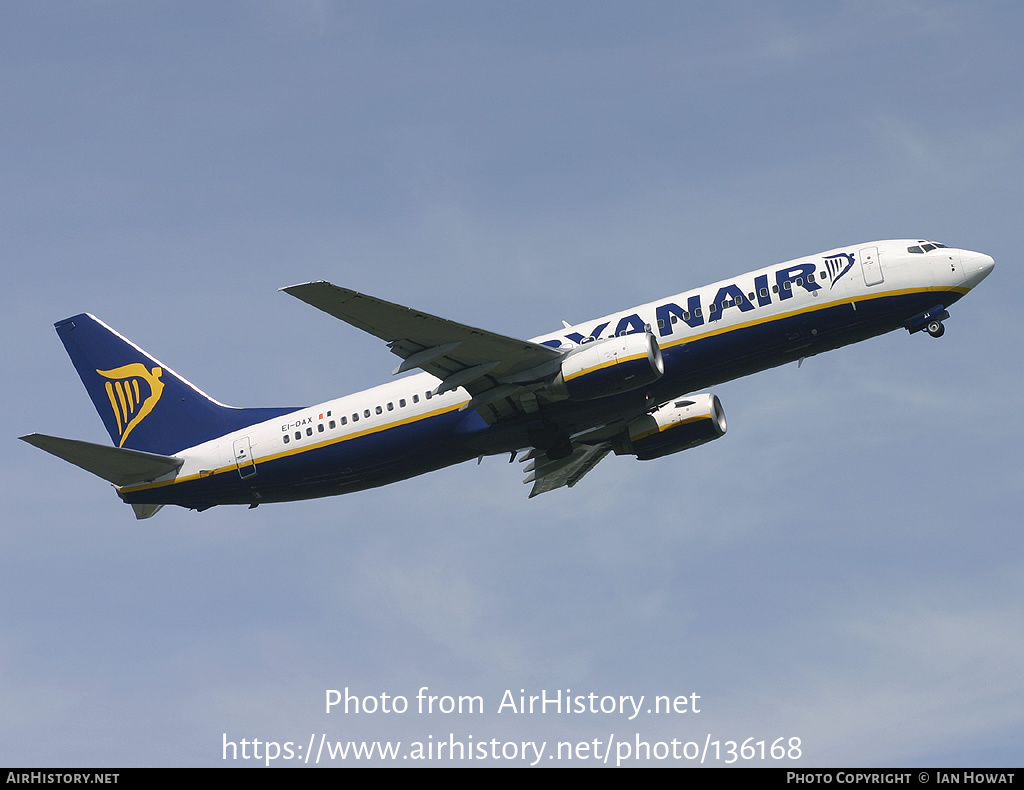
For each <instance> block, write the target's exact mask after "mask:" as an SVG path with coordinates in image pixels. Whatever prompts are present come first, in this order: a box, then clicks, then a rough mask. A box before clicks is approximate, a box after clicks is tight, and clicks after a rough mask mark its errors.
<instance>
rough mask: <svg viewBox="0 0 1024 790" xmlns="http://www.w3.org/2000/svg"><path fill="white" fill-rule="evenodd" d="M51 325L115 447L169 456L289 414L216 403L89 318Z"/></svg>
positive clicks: (273, 410)
mask: <svg viewBox="0 0 1024 790" xmlns="http://www.w3.org/2000/svg"><path fill="white" fill-rule="evenodd" d="M54 326H55V327H56V329H57V334H58V335H59V336H60V339H61V342H63V343H64V348H65V349H67V352H68V355H69V356H70V357H71V361H72V362H73V363H74V365H75V369H76V370H77V371H78V375H79V376H80V377H81V379H82V383H83V384H84V385H85V389H86V391H87V392H88V393H89V397H90V398H92V402H93V405H94V406H95V407H96V411H98V412H99V415H100V418H101V419H102V420H103V425H104V427H106V429H107V433H108V434H110V439H111V441H112V442H113V443H114V445H115V446H117V447H123V448H128V449H132V450H142V451H145V452H150V453H160V454H163V455H173V454H174V453H176V452H178V451H180V450H182V449H184V448H186V447H193V446H195V445H197V444H201V443H202V442H205V441H209V440H210V439H215V438H217V437H218V436H223V435H224V434H226V433H230V432H231V431H235V430H239V429H241V428H245V427H247V426H249V425H253V424H255V423H257V422H262V421H263V420H268V419H270V418H271V417H275V416H277V415H279V414H284V413H287V412H289V411H292V409H287V408H286V409H236V408H233V407H231V406H225V405H224V404H222V403H218V402H217V401H215V400H213V398H211V397H209V396H208V395H206V394H205V393H204V392H202V391H201V390H199V389H198V388H196V387H194V386H193V385H192V384H190V383H189V382H188V381H186V380H185V379H183V378H181V377H180V376H179V375H178V374H176V373H175V372H174V371H173V370H171V369H170V368H168V367H167V366H166V365H164V364H162V363H161V362H158V361H157V360H155V359H153V357H151V356H149V354H147V353H146V352H145V351H143V350H142V349H141V348H139V347H138V346H136V345H135V344H134V343H132V342H131V341H130V340H127V339H126V338H124V337H122V336H121V335H119V334H118V333H117V332H115V331H114V330H113V329H111V328H110V327H108V326H107V325H106V324H104V323H103V322H102V321H100V320H99V319H97V318H95V317H93V316H91V315H89V314H88V313H82V314H81V315H76V316H73V317H71V318H67V319H65V320H63V321H59V322H58V323H57V324H55V325H54Z"/></svg>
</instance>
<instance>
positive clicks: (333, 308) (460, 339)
mask: <svg viewBox="0 0 1024 790" xmlns="http://www.w3.org/2000/svg"><path fill="white" fill-rule="evenodd" d="M281 290H282V291H284V292H285V293H288V294H291V295H292V296H294V297H296V298H297V299H301V300H302V301H303V302H306V303H307V304H310V305H312V306H313V307H316V308H318V309H320V310H323V311H324V312H325V313H329V314H330V315H333V316H334V317H335V318H340V319H341V320H342V321H345V322H347V323H349V324H352V326H354V327H356V328H358V329H362V330H363V331H364V332H369V333H370V334H371V335H374V336H376V337H379V338H380V339H381V340H384V341H386V342H387V344H388V347H389V348H390V349H391V352H392V353H393V354H397V355H398V356H399V357H401V358H402V360H403V362H402V364H400V365H399V366H398V367H397V368H395V370H394V373H402V372H404V371H406V370H412V369H413V368H420V369H421V370H425V371H426V372H428V373H430V374H432V375H434V376H437V377H438V378H439V379H441V384H440V385H439V386H438V387H437V392H438V393H441V392H447V391H449V390H453V389H457V388H458V387H464V388H465V389H466V390H467V391H468V392H469V393H470V394H471V395H472V396H473V398H472V400H471V401H470V402H469V407H472V408H476V409H478V410H479V411H480V413H481V414H482V415H483V416H484V418H485V419H488V420H489V421H492V422H493V421H494V420H496V419H498V418H500V417H504V416H508V415H509V414H512V413H513V412H515V411H516V410H517V409H519V408H521V404H520V403H519V401H518V400H517V399H516V397H515V396H516V395H521V394H525V393H527V392H529V387H528V386H526V385H528V384H529V383H530V382H534V381H538V380H539V379H541V378H544V377H545V376H548V375H550V374H553V373H554V372H555V371H557V369H558V365H559V364H560V360H561V359H562V352H560V351H557V350H555V349H553V348H549V347H548V346H542V345H539V344H537V343H531V342H530V341H527V340H516V339H515V338H511V337H506V336H504V335H499V334H495V333H494V332H488V331H486V330H483V329H477V328H475V327H472V326H466V325H465V324H459V323H457V322H455V321H449V320H447V319H445V318H439V317H437V316H434V315H430V314H429V313H424V312H421V311H419V310H413V309H411V308H408V307H403V306H401V305H397V304H393V303H392V302H385V301H384V300H383V299H377V298H375V297H373V296H367V295H366V294H361V293H358V292H356V291H353V290H350V289H348V288H341V287H339V286H337V285H332V284H331V283H329V282H324V281H320V282H309V283H302V284H300V285H291V286H288V287H287V288H282V289H281Z"/></svg>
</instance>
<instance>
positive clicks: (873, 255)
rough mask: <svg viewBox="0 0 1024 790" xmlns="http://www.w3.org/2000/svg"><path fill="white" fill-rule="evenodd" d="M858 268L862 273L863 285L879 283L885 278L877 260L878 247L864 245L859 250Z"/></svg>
mask: <svg viewBox="0 0 1024 790" xmlns="http://www.w3.org/2000/svg"><path fill="white" fill-rule="evenodd" d="M860 269H861V271H862V272H863V273H864V285H879V284H880V283H881V282H882V280H883V279H885V278H884V277H883V276H882V266H881V264H879V262H878V247H864V248H863V249H862V250H861V251H860Z"/></svg>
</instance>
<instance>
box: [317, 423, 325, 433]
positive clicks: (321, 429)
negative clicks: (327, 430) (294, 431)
mask: <svg viewBox="0 0 1024 790" xmlns="http://www.w3.org/2000/svg"><path fill="white" fill-rule="evenodd" d="M316 432H317V433H323V432H324V424H323V423H322V422H318V423H317V424H316Z"/></svg>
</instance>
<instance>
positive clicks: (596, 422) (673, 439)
mask: <svg viewBox="0 0 1024 790" xmlns="http://www.w3.org/2000/svg"><path fill="white" fill-rule="evenodd" d="M994 266H995V262H994V261H993V259H992V258H991V257H990V256H988V255H984V254H982V253H978V252H971V251H969V250H965V249H956V248H951V247H947V246H945V245H943V244H939V243H936V242H933V241H925V240H913V239H905V240H891V241H875V242H868V243H865V244H859V245H854V246H851V247H839V248H836V249H833V250H829V251H827V252H822V253H818V254H816V255H810V256H807V257H803V258H796V259H794V260H791V261H787V262H785V263H779V264H776V265H774V266H768V267H766V268H763V269H758V270H756V271H753V272H749V273H748V274H744V275H740V276H739V277H733V278H731V279H728V280H722V281H720V282H716V283H713V284H711V285H708V286H705V287H703V288H698V289H696V290H692V291H686V292H684V293H680V294H677V295H675V296H670V297H668V298H666V299H661V300H656V301H653V302H649V303H647V304H643V305H640V306H638V307H632V308H630V309H628V310H625V311H623V312H618V313H612V314H611V315H606V316H603V317H602V318H598V319H595V320H592V321H586V322H584V323H581V324H575V325H570V324H568V323H566V322H565V321H563V322H562V323H563V327H562V328H561V329H559V330H557V331H555V332H552V333H550V334H547V335H543V336H541V337H537V338H534V339H533V340H529V341H527V340H517V339H515V338H511V337H506V336H503V335H499V334H495V333H493V332H488V331H486V330H483V329H477V328H475V327H471V326H466V325H464V324H459V323H456V322H454V321H449V320H446V319H444V318H439V317H437V316H434V315H430V314H429V313H424V312H421V311H419V310H414V309H410V308H407V307H402V306H401V305H397V304H392V303H391V302H386V301H384V300H382V299H377V298H375V297H372V296H367V295H365V294H361V293H357V292H356V291H353V290H349V289H347V288H342V287H339V286H336V285H332V284H331V283H329V282H325V281H318V282H307V283H302V284H300V285H292V286H289V287H286V288H282V289H281V290H283V291H284V292H285V293H287V294H290V295H291V296H294V297H296V298H298V299H300V300H302V301H303V302H306V303H307V304H310V305H312V306H313V307H316V308H318V309H320V310H322V311H324V312H325V313H328V314H329V315H331V316H334V317H335V318H338V319H341V320H342V321H345V322H347V323H349V324H352V325H353V326H355V327H357V328H358V329H362V330H363V331H365V332H369V333H370V334H372V335H375V336H376V337H378V338H380V339H381V340H383V341H385V342H386V343H387V345H388V348H389V349H390V350H391V352H392V353H393V354H396V355H397V356H398V357H400V358H401V360H402V361H401V363H400V364H399V365H398V366H397V367H396V368H395V369H394V371H393V373H394V374H400V373H405V372H407V371H411V370H414V369H419V370H420V371H422V372H420V373H418V374H415V375H412V376H405V377H400V378H398V379H395V380H393V381H391V382H389V383H386V384H382V385H380V386H377V387H373V388H371V389H368V390H364V391H362V392H357V393H355V394H352V395H347V396H345V397H342V398H337V399H335V400H330V401H326V402H324V403H319V404H316V405H314V406H309V407H305V408H234V407H231V406H225V405H223V404H221V403H219V402H217V401H215V400H214V399H212V398H210V397H209V396H208V395H206V394H205V393H204V392H202V391H201V390H199V389H197V388H196V387H195V386H193V385H192V384H190V383H189V382H188V381H186V380H185V379H183V378H182V377H180V376H179V375H178V374H177V373H175V372H174V371H173V370H171V369H170V368H168V367H167V366H166V365H164V364H163V363H162V362H158V361H157V360H156V359H154V358H153V357H151V356H149V355H148V354H147V353H146V352H145V351H143V350H142V349H141V348H139V347H138V346H136V345H135V344H134V343H132V342H131V341H129V340H127V339H125V338H124V337H122V336H121V335H119V334H118V333H117V332H115V331H114V330H113V329H111V328H110V327H108V326H107V325H106V324H104V323H102V322H101V321H100V320H99V319H97V318H95V317H93V316H92V315H89V314H87V313H83V314H80V315H76V316H73V317H71V318H67V319H65V320H63V321H59V322H57V323H56V324H55V328H56V330H57V334H58V336H59V337H60V339H61V341H62V342H63V343H64V347H65V349H66V350H67V352H68V355H69V356H70V357H71V360H72V362H73V364H74V366H75V368H76V369H77V371H78V374H79V376H80V378H81V379H82V383H83V384H84V385H85V388H86V390H87V392H88V393H89V395H90V397H91V399H92V401H93V404H94V405H95V407H96V409H97V411H98V412H99V414H100V417H101V419H102V421H103V424H104V426H105V427H106V429H107V432H108V433H109V435H110V439H111V441H112V443H113V446H107V445H101V444H94V443H91V442H84V441H78V440H74V439H64V438H60V437H56V436H47V435H43V434H38V433H32V434H29V435H27V436H22V437H20V438H21V439H22V440H24V441H26V442H28V443H29V444H32V445H34V446H36V447H39V448H41V449H43V450H45V451H47V452H49V453H52V454H53V455H56V456H58V457H59V458H62V459H64V460H66V461H69V462H71V463H73V464H75V465H77V466H79V467H82V468H83V469H86V470H87V471H89V472H92V473H93V474H95V475H98V476H99V477H102V478H104V479H105V480H107V481H109V482H110V483H112V484H113V485H114V486H115V489H116V492H117V494H118V496H119V497H120V498H121V499H122V500H123V501H124V502H126V503H128V504H130V505H131V506H132V508H133V509H134V511H135V516H136V517H137V518H140V519H143V518H148V517H150V516H152V515H153V514H155V513H156V512H157V511H158V510H160V508H161V507H163V506H164V505H179V506H182V507H185V508H189V509H192V510H196V511H203V510H206V509H208V508H210V507H213V506H215V505H227V504H244V505H249V507H256V506H257V505H260V504H263V503H269V502H286V501H294V500H300V499H310V498H314V497H322V496H331V495H335V494H344V493H349V492H353V491H359V490H363V489H367V488H372V487H375V486H381V485H385V484H388V483H393V482H396V481H399V480H404V479H407V478H410V477H413V476H416V475H420V474H424V473H426V472H430V471H433V470H436V469H441V468H443V467H446V466H450V465H452V464H457V463H461V462H463V461H467V460H470V459H472V458H478V459H482V458H483V457H484V456H492V455H499V454H508V455H509V461H510V462H511V461H513V460H515V459H516V457H517V456H518V457H519V460H520V461H521V462H525V463H526V465H525V467H524V472H525V474H526V476H525V480H524V482H525V483H532V484H533V485H532V489H531V492H530V496H531V497H532V496H536V495H538V494H542V493H545V492H548V491H551V490H554V489H557V488H561V487H563V486H568V487H572V486H574V485H575V484H576V483H578V482H579V481H580V479H581V478H582V477H583V476H584V475H586V474H587V472H589V471H590V470H591V469H593V468H594V466H595V465H596V464H597V463H598V462H599V461H601V459H603V458H604V457H605V456H606V455H608V454H609V453H614V454H616V455H633V456H635V457H636V458H637V459H639V460H651V459H655V458H661V457H663V456H666V455H670V454H672V453H677V452H681V451H683V450H688V449H691V448H693V447H696V446H698V445H701V444H704V443H706V442H710V441H713V440H715V439H718V438H720V437H721V436H723V435H724V434H725V432H726V429H727V423H726V418H725V412H724V410H723V408H722V404H721V402H720V401H719V399H718V397H717V396H715V395H713V394H711V393H709V392H703V393H702V392H701V390H706V389H708V388H710V387H713V386H715V385H717V384H720V383H722V382H725V381H729V380H731V379H735V378H738V377H740V376H746V375H749V374H752V373H756V372H758V371H761V370H765V369H767V368H771V367H775V366H778V365H782V364H785V363H788V362H793V361H798V362H802V361H803V359H804V358H806V357H810V356H813V355H815V354H820V353H822V352H824V351H830V350H832V349H836V348H839V347H841V346H845V345H848V344H850V343H856V342H859V341H861V340H866V339H867V338H870V337H874V336H876V335H881V334H883V333H886V332H890V331H892V330H896V329H900V328H904V329H906V330H908V331H909V332H910V333H911V334H915V333H917V332H920V331H924V332H926V333H927V334H929V335H931V336H933V337H940V336H941V335H942V334H943V332H944V331H945V325H944V324H943V321H945V320H946V319H947V318H948V317H949V312H948V310H947V308H948V307H949V306H950V305H952V304H953V303H955V302H956V301H957V300H959V299H960V298H961V297H962V296H964V295H965V294H966V293H967V292H968V291H970V290H971V289H973V288H974V287H975V286H976V285H978V283H980V282H981V281H982V280H983V279H984V278H985V277H987V276H988V274H989V273H990V272H991V271H992V269H993V267H994ZM692 393H699V394H692Z"/></svg>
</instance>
